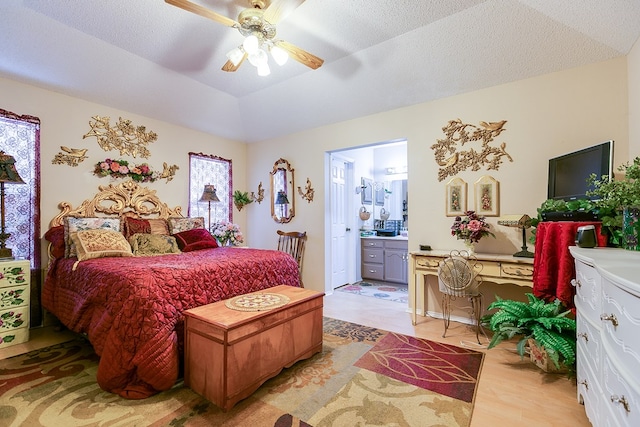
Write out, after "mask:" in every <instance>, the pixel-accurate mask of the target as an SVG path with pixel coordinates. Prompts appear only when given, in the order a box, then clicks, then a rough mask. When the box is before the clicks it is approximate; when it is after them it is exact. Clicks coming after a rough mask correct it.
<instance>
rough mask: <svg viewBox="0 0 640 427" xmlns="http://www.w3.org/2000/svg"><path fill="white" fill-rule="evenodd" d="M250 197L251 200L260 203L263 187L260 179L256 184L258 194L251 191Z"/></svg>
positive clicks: (262, 198) (262, 196)
mask: <svg viewBox="0 0 640 427" xmlns="http://www.w3.org/2000/svg"><path fill="white" fill-rule="evenodd" d="M250 197H251V200H253V201H254V202H258V204H260V203H261V202H262V200H264V188H262V181H260V184H258V195H257V196H256V194H255V193H254V192H253V191H252V192H251V196H250Z"/></svg>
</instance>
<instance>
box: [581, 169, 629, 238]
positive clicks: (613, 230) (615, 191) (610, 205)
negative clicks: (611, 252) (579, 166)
mask: <svg viewBox="0 0 640 427" xmlns="http://www.w3.org/2000/svg"><path fill="white" fill-rule="evenodd" d="M618 171H620V172H623V173H624V178H622V179H612V180H609V179H608V177H607V176H606V175H605V176H602V177H600V178H598V177H597V176H596V175H595V174H592V175H591V176H590V177H589V179H588V180H587V182H588V183H589V184H590V185H591V186H593V190H590V191H588V192H587V195H588V196H589V197H593V198H595V199H596V201H595V202H594V203H595V211H596V213H597V214H598V218H599V219H600V220H602V227H603V228H604V229H605V231H606V232H607V234H608V235H609V243H610V244H612V245H613V246H620V245H621V244H622V212H623V208H625V207H639V206H640V157H636V158H635V159H634V160H633V163H626V164H624V165H621V166H619V167H618Z"/></svg>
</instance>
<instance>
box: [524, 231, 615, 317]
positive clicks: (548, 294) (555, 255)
mask: <svg viewBox="0 0 640 427" xmlns="http://www.w3.org/2000/svg"><path fill="white" fill-rule="evenodd" d="M583 225H595V227H596V235H597V236H598V246H607V237H606V236H605V235H602V233H601V231H602V223H600V222H573V221H561V222H541V223H539V224H538V227H537V230H536V252H535V257H534V259H533V294H534V295H535V296H537V297H538V298H544V299H545V300H546V301H553V300H555V299H556V298H558V299H559V300H560V301H562V303H563V304H564V305H565V306H566V307H568V308H571V309H575V305H574V303H573V297H574V295H575V289H574V288H573V286H571V280H572V279H575V277H576V271H575V264H574V262H573V257H572V256H571V254H570V253H569V246H575V239H576V232H577V231H578V227H581V226H583Z"/></svg>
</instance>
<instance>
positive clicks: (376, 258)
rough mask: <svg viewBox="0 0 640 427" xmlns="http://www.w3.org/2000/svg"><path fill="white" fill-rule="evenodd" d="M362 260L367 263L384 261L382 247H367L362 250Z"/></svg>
mask: <svg viewBox="0 0 640 427" xmlns="http://www.w3.org/2000/svg"><path fill="white" fill-rule="evenodd" d="M362 262H364V263H367V264H382V263H383V262H384V252H383V250H382V249H375V248H374V249H369V248H365V249H363V250H362Z"/></svg>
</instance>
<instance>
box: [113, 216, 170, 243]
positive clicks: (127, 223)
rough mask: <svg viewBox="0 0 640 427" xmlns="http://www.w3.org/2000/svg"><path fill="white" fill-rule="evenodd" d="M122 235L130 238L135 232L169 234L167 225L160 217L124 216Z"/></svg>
mask: <svg viewBox="0 0 640 427" xmlns="http://www.w3.org/2000/svg"><path fill="white" fill-rule="evenodd" d="M123 225H124V227H123V228H124V237H125V238H126V239H130V238H131V237H132V236H133V235H134V234H136V233H146V234H164V235H167V236H168V235H169V234H170V233H169V225H168V224H167V221H166V220H165V219H162V218H154V219H141V218H132V217H126V218H124V224H123Z"/></svg>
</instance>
